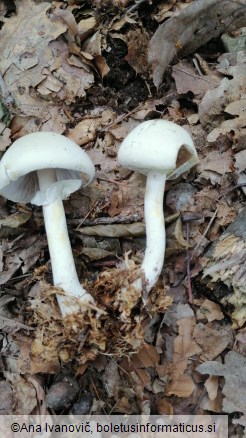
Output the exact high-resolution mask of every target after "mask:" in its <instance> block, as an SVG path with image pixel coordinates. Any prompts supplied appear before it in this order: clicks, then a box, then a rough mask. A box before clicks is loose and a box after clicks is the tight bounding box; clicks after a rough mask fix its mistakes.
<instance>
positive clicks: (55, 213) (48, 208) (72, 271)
mask: <svg viewBox="0 0 246 438" xmlns="http://www.w3.org/2000/svg"><path fill="white" fill-rule="evenodd" d="M38 180H39V187H40V189H41V190H43V191H44V190H46V189H47V188H48V187H50V186H51V184H52V182H53V183H55V182H56V174H55V171H54V170H51V169H44V170H41V171H38ZM43 215H44V223H45V229H46V234H47V240H48V247H49V253H50V260H51V267H52V274H53V283H54V285H55V286H57V287H60V288H62V289H63V290H64V292H65V293H66V295H64V296H62V295H57V300H58V304H59V306H60V309H61V313H62V315H63V316H64V317H65V316H67V315H69V314H73V313H78V312H79V311H80V310H81V307H82V306H83V304H85V303H88V302H89V301H90V302H93V298H92V297H91V295H90V294H88V293H87V291H86V290H85V289H84V288H83V287H82V285H81V284H80V282H79V280H78V276H77V272H76V268H75V264H74V259H73V253H72V249H71V245H70V241H69V236H68V230H67V223H66V216H65V211H64V207H63V202H62V200H61V199H56V200H55V201H53V202H51V203H50V204H48V205H44V206H43ZM71 298H73V299H71ZM76 298H77V300H76ZM76 301H77V302H76Z"/></svg>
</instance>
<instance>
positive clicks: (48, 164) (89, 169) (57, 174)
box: [0, 132, 95, 317]
mask: <svg viewBox="0 0 246 438" xmlns="http://www.w3.org/2000/svg"><path fill="white" fill-rule="evenodd" d="M94 174H95V170H94V165H93V163H92V161H91V159H90V158H89V157H88V155H87V154H86V153H85V152H84V151H83V150H82V149H81V148H80V147H79V146H78V145H77V144H75V143H73V142H72V141H71V140H69V139H68V138H66V137H64V136H62V135H60V134H55V133H52V132H36V133H32V134H28V135H25V136H24V137H21V138H19V139H18V140H16V141H15V142H14V143H13V144H12V145H11V146H10V147H9V149H8V150H7V152H5V154H4V155H3V157H2V159H1V162H0V194H1V195H2V196H4V197H5V198H7V199H10V200H11V201H14V202H20V203H27V202H30V203H32V204H35V205H42V207H43V214H44V223H45V228H46V233H47V240H48V247H49V252H50V259H51V267H52V273H53V283H54V285H55V286H58V287H60V288H62V289H63V290H64V292H65V295H64V296H63V295H57V300H58V304H59V306H60V310H61V313H62V315H63V317H65V316H67V315H70V314H75V313H78V312H79V310H80V309H81V307H82V306H83V305H85V304H86V303H88V302H93V298H92V296H91V295H90V294H89V293H87V291H86V290H85V289H84V288H83V287H82V285H81V284H80V282H79V280H78V276H77V272H76V268H75V264H74V259H73V254H72V249H71V245H70V241H69V236H68V230H67V224H66V217H65V212H64V207H63V202H62V200H63V199H66V198H67V197H68V196H69V195H70V194H71V193H73V192H74V191H76V190H78V189H79V188H80V187H81V186H85V185H87V184H89V183H90V182H91V180H92V179H93V177H94Z"/></svg>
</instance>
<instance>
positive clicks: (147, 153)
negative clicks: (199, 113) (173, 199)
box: [118, 120, 198, 292]
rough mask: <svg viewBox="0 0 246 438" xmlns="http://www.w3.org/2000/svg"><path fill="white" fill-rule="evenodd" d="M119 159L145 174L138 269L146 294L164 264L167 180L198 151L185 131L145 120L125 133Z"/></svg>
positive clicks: (194, 159) (184, 168)
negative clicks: (143, 230) (141, 255)
mask: <svg viewBox="0 0 246 438" xmlns="http://www.w3.org/2000/svg"><path fill="white" fill-rule="evenodd" d="M118 159H119V163H120V164H121V165H122V166H124V167H127V168H128V169H131V170H134V171H136V172H139V173H143V174H144V175H147V182H146V191H145V201H144V216H145V224H146V240H147V242H146V251H145V256H144V260H143V262H142V265H141V269H142V270H143V272H144V276H145V280H146V290H147V292H149V291H150V289H151V288H152V287H153V286H154V285H155V283H156V282H157V280H158V278H159V275H160V273H161V269H162V266H163V262H164V255H165V246H166V236H165V223H164V212H163V196H164V190H165V183H166V179H175V178H177V177H178V176H180V175H181V174H182V173H183V172H186V171H187V170H189V169H190V168H191V167H192V166H194V165H195V164H197V163H198V157H197V152H196V150H195V147H194V144H193V141H192V139H191V137H190V135H189V134H188V132H187V131H186V130H185V129H183V128H181V127H180V126H178V125H176V124H175V123H172V122H169V121H166V120H148V121H146V122H143V123H141V124H140V125H138V126H137V127H136V128H135V129H133V131H131V132H130V134H128V136H127V137H126V138H125V140H124V141H123V143H122V144H121V146H120V149H119V154H118ZM134 286H135V287H137V288H138V289H142V288H143V285H142V281H141V279H138V280H136V281H135V283H134Z"/></svg>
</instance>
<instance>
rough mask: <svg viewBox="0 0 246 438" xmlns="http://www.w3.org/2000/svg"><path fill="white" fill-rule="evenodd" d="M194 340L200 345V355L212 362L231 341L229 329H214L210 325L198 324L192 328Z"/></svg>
mask: <svg viewBox="0 0 246 438" xmlns="http://www.w3.org/2000/svg"><path fill="white" fill-rule="evenodd" d="M193 336H194V339H195V340H196V342H197V343H198V344H199V345H200V347H201V349H202V350H201V351H202V355H201V356H203V357H205V358H206V359H208V360H213V359H214V358H215V357H217V356H219V354H220V353H222V352H223V351H224V350H225V349H226V347H227V346H228V344H229V343H230V341H231V332H230V327H229V326H228V328H223V327H219V330H218V328H217V327H214V328H213V326H212V325H211V323H210V324H202V323H199V324H197V325H196V327H195V328H194V332H193Z"/></svg>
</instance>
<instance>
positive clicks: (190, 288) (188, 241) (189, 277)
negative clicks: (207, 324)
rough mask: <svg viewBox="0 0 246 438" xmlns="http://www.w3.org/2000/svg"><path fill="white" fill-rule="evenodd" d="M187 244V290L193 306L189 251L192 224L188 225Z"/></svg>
mask: <svg viewBox="0 0 246 438" xmlns="http://www.w3.org/2000/svg"><path fill="white" fill-rule="evenodd" d="M186 242H187V251H186V271H187V288H188V297H189V300H188V301H189V303H190V304H193V294H192V287H191V275H190V251H189V243H190V224H189V222H187V223H186Z"/></svg>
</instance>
